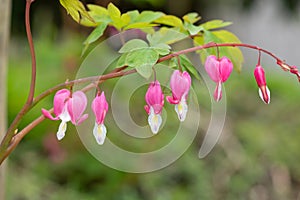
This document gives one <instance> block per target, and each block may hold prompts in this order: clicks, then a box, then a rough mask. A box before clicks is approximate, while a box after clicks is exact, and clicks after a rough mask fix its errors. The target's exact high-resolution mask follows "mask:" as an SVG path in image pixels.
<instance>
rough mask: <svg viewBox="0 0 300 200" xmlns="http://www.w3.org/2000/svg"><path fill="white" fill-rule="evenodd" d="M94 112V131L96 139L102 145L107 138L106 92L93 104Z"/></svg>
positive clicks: (98, 96) (96, 98)
mask: <svg viewBox="0 0 300 200" xmlns="http://www.w3.org/2000/svg"><path fill="white" fill-rule="evenodd" d="M92 110H93V112H94V114H95V116H96V120H95V126H94V129H93V134H94V137H95V138H96V141H97V143H98V144H100V145H102V144H103V143H104V140H105V137H106V132H107V131H106V127H105V125H104V119H105V116H106V113H107V111H108V103H107V101H106V98H105V94H104V92H102V93H101V95H97V96H96V97H95V99H94V100H93V102H92Z"/></svg>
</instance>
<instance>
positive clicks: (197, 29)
mask: <svg viewBox="0 0 300 200" xmlns="http://www.w3.org/2000/svg"><path fill="white" fill-rule="evenodd" d="M184 27H185V28H186V30H187V31H188V32H189V33H190V35H196V34H198V33H199V32H200V31H203V27H202V26H195V25H194V24H191V23H188V22H186V23H184Z"/></svg>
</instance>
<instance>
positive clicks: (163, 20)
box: [154, 15, 183, 27]
mask: <svg viewBox="0 0 300 200" xmlns="http://www.w3.org/2000/svg"><path fill="white" fill-rule="evenodd" d="M154 23H158V24H164V25H168V26H174V27H182V26H183V24H182V21H181V19H179V18H178V17H176V16H174V15H163V16H161V17H160V18H158V19H156V20H155V21H154Z"/></svg>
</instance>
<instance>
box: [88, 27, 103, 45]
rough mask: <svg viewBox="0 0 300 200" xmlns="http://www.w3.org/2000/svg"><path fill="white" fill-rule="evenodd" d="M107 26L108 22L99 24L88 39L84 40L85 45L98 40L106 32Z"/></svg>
mask: <svg viewBox="0 0 300 200" xmlns="http://www.w3.org/2000/svg"><path fill="white" fill-rule="evenodd" d="M106 27H107V24H105V23H102V24H100V25H99V26H97V27H96V28H95V29H94V30H93V31H92V32H91V34H90V35H89V36H88V37H87V39H86V40H85V41H84V44H85V45H88V44H91V43H93V42H95V41H96V40H98V39H99V38H100V37H101V36H102V35H103V33H104V31H105V29H106Z"/></svg>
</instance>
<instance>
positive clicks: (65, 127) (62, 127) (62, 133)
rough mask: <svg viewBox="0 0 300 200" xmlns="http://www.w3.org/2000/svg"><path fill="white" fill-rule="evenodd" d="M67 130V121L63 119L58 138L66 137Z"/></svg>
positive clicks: (57, 134)
mask: <svg viewBox="0 0 300 200" xmlns="http://www.w3.org/2000/svg"><path fill="white" fill-rule="evenodd" d="M66 130H67V122H66V121H61V123H60V124H59V127H58V131H57V133H56V137H57V139H58V140H61V139H63V138H64V137H65V133H66Z"/></svg>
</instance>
